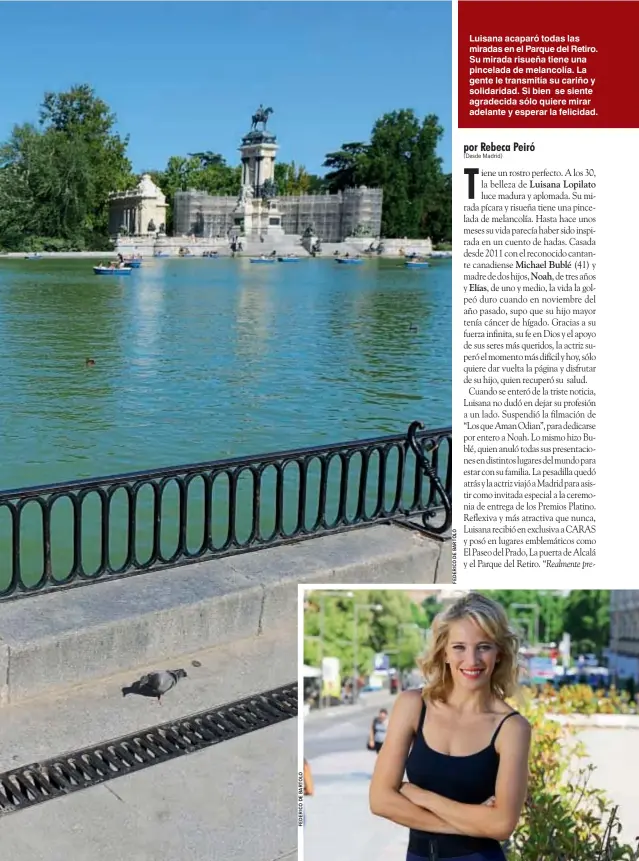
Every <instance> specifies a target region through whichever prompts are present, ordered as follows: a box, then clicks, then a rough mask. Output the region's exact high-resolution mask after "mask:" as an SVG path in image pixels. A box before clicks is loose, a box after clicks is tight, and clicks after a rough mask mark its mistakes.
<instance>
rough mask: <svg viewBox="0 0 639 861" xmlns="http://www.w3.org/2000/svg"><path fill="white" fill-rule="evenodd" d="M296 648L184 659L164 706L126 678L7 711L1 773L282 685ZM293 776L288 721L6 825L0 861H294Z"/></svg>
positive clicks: (258, 642) (292, 731) (246, 649)
mask: <svg viewBox="0 0 639 861" xmlns="http://www.w3.org/2000/svg"><path fill="white" fill-rule="evenodd" d="M96 588H98V587H96ZM295 640H296V636H295V631H294V630H293V631H292V632H290V633H289V632H284V631H283V632H281V633H280V635H279V636H278V637H274V636H271V637H268V636H262V637H258V638H255V639H253V640H246V641H241V642H236V643H233V644H232V645H228V646H224V647H218V648H216V649H209V650H207V651H201V652H198V653H194V654H193V655H188V656H182V659H180V660H179V662H175V663H174V662H171V663H170V665H172V666H186V667H187V668H188V673H189V675H188V678H187V679H184V680H183V681H182V682H180V684H179V685H178V686H177V687H176V688H175V689H174V690H173V691H170V692H169V694H167V696H166V697H165V699H164V702H163V705H162V706H161V707H159V706H158V705H157V703H156V702H155V701H154V700H150V699H147V698H144V697H136V696H133V695H131V696H128V697H126V698H123V697H122V693H121V686H122V685H124V684H129V683H130V682H131V681H132V675H133V678H135V677H136V675H137V674H131V673H128V674H124V675H123V676H115V677H112V678H110V679H107V680H105V681H103V682H100V683H98V684H92V685H84V686H81V687H78V688H76V689H75V690H73V691H70V692H67V693H65V694H61V695H59V696H56V697H46V698H42V699H40V700H35V701H32V702H24V703H21V704H19V705H16V706H8V707H6V708H4V709H2V710H1V711H0V727H1V728H2V729H1V735H0V770H5V769H11V768H15V767H17V766H19V765H25V764H27V763H30V762H33V761H35V760H39V759H43V758H48V757H52V756H56V755H59V754H61V753H64V752H65V751H68V750H72V749H74V748H78V747H82V746H84V745H89V744H95V743H98V742H100V741H103V740H105V739H109V738H114V737H116V736H118V735H120V734H124V733H128V732H133V731H135V730H139V729H143V728H144V727H148V726H153V725H154V724H156V723H160V722H164V721H168V720H171V719H174V718H177V717H179V716H183V715H188V714H191V713H193V712H195V711H199V710H202V709H205V708H207V707H214V706H215V705H218V704H222V703H224V702H229V701H232V700H235V699H240V698H242V697H244V696H247V695H249V694H251V693H255V692H258V691H261V690H266V689H269V688H272V687H276V686H279V685H282V684H287V683H289V682H291V681H292V680H293V678H294V675H295V663H296V661H295ZM191 660H197V662H199V663H200V664H201V666H200V667H192V664H191ZM146 669H151V667H148V668H146ZM296 775H297V721H295V720H294V719H291V720H288V721H285V722H283V723H281V724H277V725H275V726H271V727H267V728H266V729H263V730H258V731H256V732H253V733H250V734H248V735H245V736H242V737H240V738H236V739H232V740H231V741H227V742H223V743H221V744H218V745H214V746H213V747H210V748H207V749H205V750H202V751H199V752H197V753H193V754H190V755H187V756H183V757H180V758H178V759H175V760H171V761H169V762H166V763H163V764H159V765H156V766H152V767H150V768H147V769H144V770H142V771H140V772H137V773H134V774H130V775H126V776H124V777H120V778H117V779H115V780H111V781H108V782H107V783H104V784H101V785H99V786H95V787H92V788H90V789H86V790H82V791H79V792H75V793H72V794H71V795H69V796H66V797H63V798H59V799H55V800H53V801H48V802H45V803H43V804H39V805H36V806H35V807H32V808H28V809H25V810H23V811H19V812H17V813H12V814H10V815H8V816H5V817H2V818H0V859H2V861H5V859H7V861H9V859H16V861H17V859H20V861H284V859H290V861H292V859H293V858H295V857H296V854H297V853H296V843H297V828H296V821H295V800H296Z"/></svg>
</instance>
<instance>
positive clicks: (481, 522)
mask: <svg viewBox="0 0 639 861" xmlns="http://www.w3.org/2000/svg"><path fill="white" fill-rule="evenodd" d="M456 8H457V15H458V28H457V32H458V39H457V64H456V70H457V74H458V87H457V94H458V111H457V113H458V124H459V128H458V132H457V135H456V140H455V143H454V147H453V149H454V156H453V158H454V165H455V183H454V199H455V204H454V213H455V249H456V254H455V269H454V289H453V294H454V333H455V334H454V338H453V348H454V359H453V361H454V371H453V379H454V405H453V409H454V427H455V429H456V442H457V446H458V452H459V453H458V455H457V459H456V473H455V491H456V499H457V510H456V516H455V527H456V530H457V532H456V539H457V540H456V560H455V563H456V566H457V570H458V577H459V581H460V582H463V583H468V584H473V583H474V582H481V583H482V585H483V584H491V583H500V584H501V583H506V582H511V583H512V582H513V577H512V576H510V574H511V572H512V573H514V575H515V578H516V582H519V583H522V584H525V583H530V582H534V583H535V585H537V586H552V585H558V586H566V587H568V586H570V585H571V584H575V583H595V584H600V583H601V576H602V575H603V573H604V572H606V573H605V577H606V580H607V581H608V582H611V583H613V584H615V585H622V584H623V583H624V582H626V578H627V576H628V567H627V566H628V559H627V550H626V547H625V541H624V540H623V539H622V537H621V536H623V535H625V534H627V533H628V532H630V530H631V529H632V528H633V526H634V520H635V517H634V514H633V509H634V511H636V505H634V503H633V502H631V501H630V502H625V503H624V501H623V500H624V493H625V488H626V487H627V486H629V485H630V486H633V484H634V481H636V477H637V467H636V464H635V462H634V458H632V456H631V457H628V453H629V452H630V451H632V449H633V443H632V436H633V431H632V427H633V422H634V413H635V406H634V397H633V396H632V395H631V394H630V392H631V391H632V389H633V388H634V387H635V386H634V380H633V377H634V370H633V349H634V348H633V345H634V342H635V337H636V336H635V334H634V332H635V326H636V322H635V321H636V318H635V312H636V308H637V298H636V291H635V290H634V288H633V287H632V286H631V285H632V283H633V280H634V273H633V257H632V252H631V249H633V248H634V246H635V243H636V238H635V237H636V219H635V216H634V211H633V206H632V204H631V201H632V200H634V199H635V198H636V194H637V190H638V180H637V176H636V172H635V169H634V163H635V153H636V146H637V132H636V126H637V121H638V119H639V112H638V104H639V102H638V98H637V87H636V84H637V73H636V66H635V61H634V59H633V57H634V50H633V40H634V35H633V34H634V33H635V31H636V26H637V23H638V21H639V4H637V3H625V2H620V3H615V2H612V3H610V2H484V0H478V1H477V2H475V0H461V2H459V3H458V4H457V7H456ZM633 476H634V480H633Z"/></svg>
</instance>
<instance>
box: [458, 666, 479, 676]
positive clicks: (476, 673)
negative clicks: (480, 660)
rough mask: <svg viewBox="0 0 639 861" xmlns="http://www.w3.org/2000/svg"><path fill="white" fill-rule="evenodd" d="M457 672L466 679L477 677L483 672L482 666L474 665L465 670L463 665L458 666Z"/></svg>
mask: <svg viewBox="0 0 639 861" xmlns="http://www.w3.org/2000/svg"><path fill="white" fill-rule="evenodd" d="M459 672H460V673H461V674H462V676H465V678H467V679H478V678H479V677H480V676H481V674H482V673H483V672H484V668H483V667H475V668H474V669H472V670H465V669H464V668H463V667H460V668H459Z"/></svg>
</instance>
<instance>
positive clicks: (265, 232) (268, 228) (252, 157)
mask: <svg viewBox="0 0 639 861" xmlns="http://www.w3.org/2000/svg"><path fill="white" fill-rule="evenodd" d="M272 113H273V108H265V107H263V106H262V105H260V106H259V108H258V109H257V111H256V112H255V113H254V114H253V116H252V118H251V130H250V131H249V132H248V133H247V134H246V135H244V137H243V138H242V145H241V146H240V148H239V149H240V153H241V155H242V190H241V192H240V196H239V198H238V201H237V206H236V207H235V211H234V213H233V220H234V227H235V229H236V230H239V231H240V232H241V233H243V234H244V235H245V236H246V237H247V238H248V239H257V238H259V237H260V236H262V237H264V238H268V239H274V238H277V237H279V236H283V235H284V230H283V228H282V215H281V213H280V211H279V209H278V206H277V186H276V184H275V155H276V153H277V150H278V145H277V143H276V138H275V135H274V134H272V133H271V132H269V131H267V129H266V125H267V123H268V118H269V116H270V115H271V114H272ZM259 125H261V126H262V128H261V129H258V126H259Z"/></svg>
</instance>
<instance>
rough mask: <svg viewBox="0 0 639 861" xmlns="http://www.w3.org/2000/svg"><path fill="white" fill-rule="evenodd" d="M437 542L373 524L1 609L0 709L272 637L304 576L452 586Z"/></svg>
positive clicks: (288, 614) (292, 614)
mask: <svg viewBox="0 0 639 861" xmlns="http://www.w3.org/2000/svg"><path fill="white" fill-rule="evenodd" d="M442 546H443V545H442V544H441V542H437V541H431V540H429V539H427V538H425V537H423V536H421V535H419V534H418V533H412V532H410V531H408V530H404V529H399V528H397V527H393V526H386V525H381V526H372V527H368V528H364V529H358V530H353V531H352V532H346V533H341V534H339V535H327V536H323V537H321V538H314V539H310V540H308V541H303V542H300V543H299V544H293V545H289V546H286V547H275V548H268V549H264V550H260V551H257V552H255V553H247V554H243V555H240V556H235V557H229V558H225V559H216V560H213V561H209V562H199V563H195V564H193V565H185V566H183V567H180V568H174V569H171V570H168V571H157V572H151V573H148V574H140V575H138V576H134V577H130V578H125V579H122V580H116V581H113V582H102V583H99V584H95V585H90V586H86V587H80V588H78V589H72V590H69V591H65V590H61V591H60V592H59V593H57V594H56V593H54V594H49V595H37V596H32V597H29V598H25V599H22V600H17V601H9V602H6V603H3V604H0V705H2V704H4V705H6V704H13V703H16V702H19V701H21V700H24V699H28V698H31V697H36V696H39V695H42V694H46V693H48V692H53V691H56V690H63V689H65V688H68V687H70V686H74V685H77V684H84V683H88V682H90V681H92V680H95V679H100V678H104V677H107V676H110V675H113V674H116V673H119V672H123V671H127V670H132V669H135V668H137V667H141V666H144V665H146V664H149V663H152V662H155V661H162V660H167V659H168V658H170V657H171V656H173V655H180V654H185V653H188V652H193V651H198V650H201V649H208V648H213V647H215V646H218V645H223V644H225V643H231V642H233V641H236V640H243V639H247V638H250V637H254V636H257V635H261V634H268V633H271V632H273V633H275V632H277V631H278V630H279V629H280V628H281V626H283V625H286V624H290V622H291V619H296V618H297V584H298V583H299V582H307V583H362V584H364V583H375V584H382V583H419V584H431V583H435V582H438V583H443V582H449V581H450V573H449V574H448V578H445V577H444V576H443V575H442V572H441V571H440V572H438V570H437V569H438V563H439V559H440V556H441V554H442ZM3 653H5V654H4V656H3Z"/></svg>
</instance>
